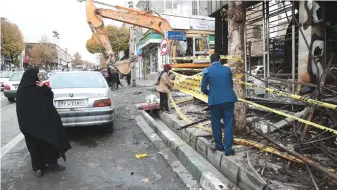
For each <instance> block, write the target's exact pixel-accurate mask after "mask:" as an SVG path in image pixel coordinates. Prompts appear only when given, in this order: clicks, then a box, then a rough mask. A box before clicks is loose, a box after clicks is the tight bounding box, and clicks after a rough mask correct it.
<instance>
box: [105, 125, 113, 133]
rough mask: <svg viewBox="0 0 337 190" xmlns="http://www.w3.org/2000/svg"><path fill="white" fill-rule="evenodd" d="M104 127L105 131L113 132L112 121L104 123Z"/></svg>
mask: <svg viewBox="0 0 337 190" xmlns="http://www.w3.org/2000/svg"><path fill="white" fill-rule="evenodd" d="M104 129H105V131H106V132H108V133H113V132H114V123H113V122H111V123H107V124H105V125H104Z"/></svg>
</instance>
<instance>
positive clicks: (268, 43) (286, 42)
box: [244, 1, 298, 99]
mask: <svg viewBox="0 0 337 190" xmlns="http://www.w3.org/2000/svg"><path fill="white" fill-rule="evenodd" d="M295 11H296V10H295V8H294V6H293V4H292V3H290V2H282V1H264V2H260V3H257V4H256V5H254V6H250V7H247V9H246V22H245V32H244V38H245V42H246V43H245V70H246V72H247V73H249V74H247V75H246V82H251V83H255V84H257V85H260V86H265V87H268V84H270V83H273V86H275V85H277V86H278V87H279V88H280V89H282V90H283V91H287V92H289V93H292V94H294V93H295V92H296V90H295V89H296V86H295V84H294V83H292V85H290V86H289V85H285V83H282V82H281V81H282V80H291V81H295V80H296V76H297V75H296V72H297V69H296V68H297V65H298V59H297V52H298V28H297V26H295V25H294V24H293V21H292V17H293V15H296V12H295ZM255 77H257V78H261V79H263V81H266V82H262V81H260V80H258V79H256V78H255ZM246 97H254V98H255V97H260V98H263V99H266V98H268V99H270V98H272V97H270V94H268V93H267V92H265V91H264V90H258V91H257V90H256V89H255V90H254V89H251V88H246Z"/></svg>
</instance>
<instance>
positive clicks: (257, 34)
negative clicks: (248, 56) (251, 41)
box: [253, 26, 262, 39]
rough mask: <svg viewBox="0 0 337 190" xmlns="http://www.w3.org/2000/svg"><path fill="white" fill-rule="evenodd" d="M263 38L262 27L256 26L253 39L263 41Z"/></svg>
mask: <svg viewBox="0 0 337 190" xmlns="http://www.w3.org/2000/svg"><path fill="white" fill-rule="evenodd" d="M261 37H262V30H261V26H254V27H253V38H257V39H261Z"/></svg>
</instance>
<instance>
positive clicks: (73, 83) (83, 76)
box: [50, 72, 106, 89]
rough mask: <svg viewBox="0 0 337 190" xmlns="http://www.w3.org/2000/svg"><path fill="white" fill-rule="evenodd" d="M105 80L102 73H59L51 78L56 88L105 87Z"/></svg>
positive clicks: (51, 82) (51, 83)
mask: <svg viewBox="0 0 337 190" xmlns="http://www.w3.org/2000/svg"><path fill="white" fill-rule="evenodd" d="M104 82H105V81H104V80H103V79H102V77H101V76H100V73H94V74H88V73H86V72H83V73H58V74H55V75H53V76H52V77H51V78H50V85H51V86H52V88H54V89H60V88H105V87H106V85H105V83H104Z"/></svg>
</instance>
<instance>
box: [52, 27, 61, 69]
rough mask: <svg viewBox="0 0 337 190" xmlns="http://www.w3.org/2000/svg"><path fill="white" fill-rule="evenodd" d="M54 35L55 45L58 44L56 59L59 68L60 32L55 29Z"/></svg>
mask: <svg viewBox="0 0 337 190" xmlns="http://www.w3.org/2000/svg"><path fill="white" fill-rule="evenodd" d="M53 37H54V39H55V45H56V54H57V55H56V59H57V69H59V67H60V61H59V59H58V55H59V52H58V48H59V47H58V40H59V39H60V34H59V33H58V32H57V31H56V30H54V31H53Z"/></svg>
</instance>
